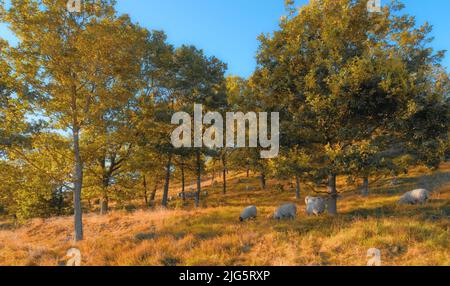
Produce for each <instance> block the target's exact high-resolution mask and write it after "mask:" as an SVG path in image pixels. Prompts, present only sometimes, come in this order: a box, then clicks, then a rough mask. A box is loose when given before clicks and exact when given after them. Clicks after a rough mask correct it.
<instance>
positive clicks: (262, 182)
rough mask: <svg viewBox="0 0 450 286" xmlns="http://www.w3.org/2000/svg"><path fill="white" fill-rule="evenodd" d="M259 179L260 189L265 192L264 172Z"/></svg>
mask: <svg viewBox="0 0 450 286" xmlns="http://www.w3.org/2000/svg"><path fill="white" fill-rule="evenodd" d="M260 179H261V188H262V189H263V190H265V189H266V174H265V173H264V172H262V173H261V177H260Z"/></svg>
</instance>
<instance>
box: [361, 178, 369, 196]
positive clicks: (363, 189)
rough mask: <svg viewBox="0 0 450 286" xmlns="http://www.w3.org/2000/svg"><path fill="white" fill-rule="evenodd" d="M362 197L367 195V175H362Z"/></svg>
mask: <svg viewBox="0 0 450 286" xmlns="http://www.w3.org/2000/svg"><path fill="white" fill-rule="evenodd" d="M361 194H362V195H363V196H364V197H367V196H369V177H364V182H363V187H362V193H361Z"/></svg>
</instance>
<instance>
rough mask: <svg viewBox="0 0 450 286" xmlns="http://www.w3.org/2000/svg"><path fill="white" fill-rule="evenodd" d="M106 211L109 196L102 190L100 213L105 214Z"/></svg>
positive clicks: (107, 209)
mask: <svg viewBox="0 0 450 286" xmlns="http://www.w3.org/2000/svg"><path fill="white" fill-rule="evenodd" d="M108 211H109V198H108V194H107V193H106V191H104V193H103V197H102V202H101V206H100V215H107V214H108Z"/></svg>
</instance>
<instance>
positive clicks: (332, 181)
mask: <svg viewBox="0 0 450 286" xmlns="http://www.w3.org/2000/svg"><path fill="white" fill-rule="evenodd" d="M328 194H329V199H328V213H329V214H330V215H337V198H338V194H337V189H336V175H335V174H332V175H330V176H329V178H328Z"/></svg>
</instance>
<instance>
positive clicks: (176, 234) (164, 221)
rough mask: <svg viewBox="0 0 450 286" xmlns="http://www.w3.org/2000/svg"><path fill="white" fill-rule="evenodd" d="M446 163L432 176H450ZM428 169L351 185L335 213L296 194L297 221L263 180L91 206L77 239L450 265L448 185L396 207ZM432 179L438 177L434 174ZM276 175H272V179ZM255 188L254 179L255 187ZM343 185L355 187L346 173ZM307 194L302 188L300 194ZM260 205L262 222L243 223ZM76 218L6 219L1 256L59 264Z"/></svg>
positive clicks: (353, 261) (189, 258)
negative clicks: (192, 202) (370, 255)
mask: <svg viewBox="0 0 450 286" xmlns="http://www.w3.org/2000/svg"><path fill="white" fill-rule="evenodd" d="M449 171H450V165H449V164H445V165H444V166H443V168H442V170H441V171H440V173H439V174H437V175H436V176H445V178H448V172H449ZM421 174H423V171H421V170H419V171H416V172H411V173H410V175H409V176H410V177H404V178H400V181H399V185H397V186H395V187H392V186H391V185H390V183H389V180H380V181H378V182H376V183H374V185H373V186H372V187H371V188H372V190H371V191H372V193H371V195H370V197H369V198H362V197H360V196H359V195H358V194H357V193H356V192H349V193H345V194H344V195H343V196H342V197H341V199H340V201H339V203H338V207H339V210H340V215H339V216H338V217H334V218H333V217H328V216H323V217H307V216H306V215H305V213H304V202H297V205H298V207H299V217H298V218H297V219H296V220H295V221H281V222H277V221H273V220H272V219H270V218H268V216H270V215H271V214H272V213H273V211H274V209H275V208H276V207H277V206H278V205H280V204H281V203H283V202H291V201H292V202H295V194H294V193H293V192H291V191H285V192H280V191H276V190H271V189H269V190H254V191H247V188H246V187H247V186H251V187H256V186H257V179H249V180H248V181H247V180H245V179H237V178H235V179H233V180H231V181H230V191H229V194H227V195H225V196H224V195H222V194H221V193H220V190H221V188H220V186H217V187H216V188H212V189H210V195H209V196H208V198H207V199H206V202H205V203H204V204H206V205H207V207H206V206H205V205H204V206H203V208H201V209H199V210H195V209H192V208H190V207H187V208H184V207H180V205H181V203H180V202H179V201H175V202H172V207H173V210H153V211H137V212H134V213H126V212H113V213H111V214H109V215H108V216H98V215H95V214H89V215H85V217H84V223H85V236H86V240H85V241H83V242H81V243H79V244H77V245H76V247H78V248H79V249H80V250H81V253H82V261H83V262H82V263H83V265H366V264H367V257H366V254H367V250H368V249H369V248H372V247H375V248H378V249H380V250H381V252H382V263H383V265H450V246H449V241H450V229H449V226H450V223H449V217H450V184H448V183H447V184H446V185H444V186H443V187H441V188H439V189H437V190H436V191H435V192H434V193H433V196H432V199H431V201H430V202H429V203H428V204H426V205H424V206H401V207H400V206H397V205H396V202H397V200H398V198H399V197H400V195H401V194H403V193H404V192H405V191H409V190H411V189H412V188H415V187H417V185H418V183H419V181H420V178H421V176H422V175H421ZM434 178H435V177H434ZM277 183H279V182H271V185H272V186H273V185H274V184H277ZM255 189H257V188H255ZM340 189H341V190H347V189H348V190H351V187H349V186H346V185H345V184H344V183H343V182H341V184H340ZM305 195H306V194H305V193H303V196H305ZM251 204H255V205H257V206H258V211H259V217H258V219H257V220H256V221H250V222H247V223H240V222H239V220H238V216H239V213H240V211H241V210H242V208H243V207H245V206H248V205H251ZM71 234H72V218H71V217H64V218H53V219H47V220H42V219H36V220H33V221H30V222H29V223H28V224H27V225H25V226H22V227H20V228H17V229H9V227H8V225H7V224H1V223H0V265H58V264H61V263H62V262H63V260H64V256H65V253H66V251H67V250H68V249H69V248H71V247H73V246H74V245H73V244H72V242H71V241H72V237H71Z"/></svg>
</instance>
